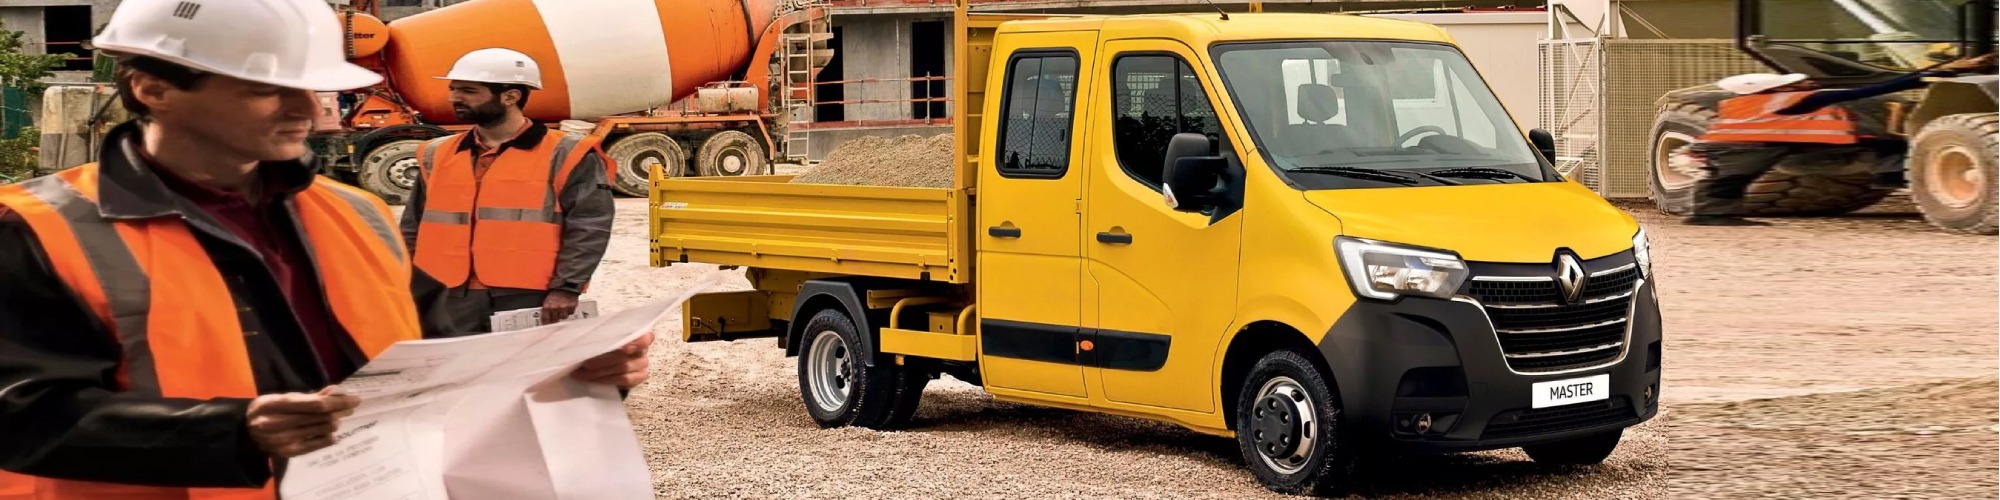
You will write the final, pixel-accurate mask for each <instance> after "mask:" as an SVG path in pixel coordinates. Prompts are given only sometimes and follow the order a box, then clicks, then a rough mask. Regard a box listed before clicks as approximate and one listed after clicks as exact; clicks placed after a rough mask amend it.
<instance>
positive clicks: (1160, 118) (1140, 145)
mask: <svg viewBox="0 0 2000 500" xmlns="http://www.w3.org/2000/svg"><path fill="white" fill-rule="evenodd" d="M1111 74H1112V76H1111V116H1112V122H1111V137H1112V140H1113V144H1114V147H1115V148H1117V150H1118V164H1119V166H1121V167H1124V169H1125V172H1126V173H1128V174H1131V175H1132V178H1134V179H1138V180H1139V182H1140V183H1143V184H1145V185H1147V186H1148V187H1152V188H1153V189H1154V190H1159V188H1160V184H1161V180H1162V179H1163V178H1164V177H1165V171H1166V164H1165V161H1166V154H1167V142H1168V141H1170V140H1172V139H1173V138H1174V134H1178V133H1182V132H1190V133H1196V134H1201V135H1205V136H1208V137H1209V139H1211V140H1214V139H1219V138H1220V136H1221V135H1222V127H1221V125H1219V124H1218V123H1217V122H1216V119H1215V107H1214V106H1210V105H1209V104H1208V93H1207V92H1205V91H1203V90H1202V88H1201V80H1200V79H1198V78H1197V77H1196V76H1195V72H1194V68H1192V67H1189V66H1188V64H1187V62H1185V61H1182V60H1181V59H1180V58H1179V57H1175V56H1172V55H1166V54H1161V55H1135V56H1121V57H1119V58H1118V59H1117V60H1116V61H1115V62H1113V63H1112V66H1111Z"/></svg>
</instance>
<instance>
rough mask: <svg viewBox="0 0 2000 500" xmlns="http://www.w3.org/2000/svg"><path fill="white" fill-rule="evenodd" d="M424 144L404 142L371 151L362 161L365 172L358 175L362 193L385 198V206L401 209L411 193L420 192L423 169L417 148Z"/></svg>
mask: <svg viewBox="0 0 2000 500" xmlns="http://www.w3.org/2000/svg"><path fill="white" fill-rule="evenodd" d="M423 143H424V141H420V140H416V139H403V140H398V141H390V142H387V143H383V144H382V145H380V146H376V147H375V149H372V150H369V151H368V156H366V157H364V158H363V159H362V160H361V171H360V172H359V173H357V174H356V175H355V177H356V181H357V183H359V184H360V185H361V189H366V190H368V192H370V193H375V196H378V197H381V198H382V201H383V202H384V203H388V204H390V205H401V204H403V202H404V201H406V200H408V199H409V197H410V190H412V189H416V187H417V177H419V176H421V175H423V169H421V168H418V166H417V146H421V145H423Z"/></svg>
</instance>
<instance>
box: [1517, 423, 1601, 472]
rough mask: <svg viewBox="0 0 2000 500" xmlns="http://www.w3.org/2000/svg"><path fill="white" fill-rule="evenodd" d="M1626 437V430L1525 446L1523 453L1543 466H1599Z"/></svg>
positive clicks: (1522, 448)
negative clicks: (1620, 440)
mask: <svg viewBox="0 0 2000 500" xmlns="http://www.w3.org/2000/svg"><path fill="white" fill-rule="evenodd" d="M1624 436H1625V430H1624V429H1618V430H1615V431H1611V432H1606V433H1603V434H1595V435H1590V436H1584V437H1580V438H1573V439H1569V440H1565V441H1557V442H1553V443H1548V444H1538V445H1534V446H1523V447H1521V451H1525V452H1527V453H1528V458H1532V459H1534V460H1535V463H1538V464H1542V465H1554V466H1569V465H1597V464H1600V463H1603V462H1604V459H1606V458H1610V457H1611V451H1612V450H1616V449H1618V440H1619V439H1620V438H1622V437H1624Z"/></svg>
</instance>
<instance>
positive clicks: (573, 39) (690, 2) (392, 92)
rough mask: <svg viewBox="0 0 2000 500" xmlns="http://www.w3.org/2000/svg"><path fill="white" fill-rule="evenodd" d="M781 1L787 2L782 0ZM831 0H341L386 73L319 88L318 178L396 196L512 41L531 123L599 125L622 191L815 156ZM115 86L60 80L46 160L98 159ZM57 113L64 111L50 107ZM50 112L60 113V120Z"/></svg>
mask: <svg viewBox="0 0 2000 500" xmlns="http://www.w3.org/2000/svg"><path fill="white" fill-rule="evenodd" d="M781 3H782V5H780V4H781ZM824 3H825V2H824V0H603V1H594V2H571V1H554V0H472V1H469V2H465V3H461V4H457V5H453V6H450V7H445V8H441V9H437V10H432V11H429V12H425V13H422V14H417V15H414V16H410V17H405V18H402V19H398V20H396V21H394V22H387V23H385V22H383V21H382V20H381V19H380V18H379V17H377V10H376V7H375V5H374V2H373V1H372V0H353V1H352V2H351V3H350V4H348V5H346V6H344V7H343V8H340V9H339V15H340V16H341V22H342V25H343V26H345V28H346V30H347V40H348V43H347V51H348V58H349V59H350V60H353V61H354V62H355V63H357V64H360V65H362V66H365V67H369V68H372V69H375V70H376V71H378V72H381V73H382V74H383V75H384V76H385V79H384V81H383V83H382V84H380V85H376V86H374V87H371V88H367V89H361V90H358V91H355V92H349V93H325V94H321V95H320V103H321V108H322V112H321V119H320V121H319V124H318V125H317V127H316V130H317V132H315V134H314V136H313V137H312V139H311V143H312V146H313V150H314V152H315V155H316V160H317V164H318V165H319V166H320V169H321V173H322V174H325V175H328V176H332V177H335V178H338V179H341V180H343V181H346V182H348V183H350V184H354V185H358V186H361V187H362V188H365V189H367V190H369V191H370V192H373V193H375V194H376V195H378V196H381V197H382V199H383V200H385V201H387V202H389V203H391V204H400V203H402V201H403V199H404V198H405V197H406V196H407V195H408V193H409V191H410V189H411V187H412V186H413V185H414V183H415V181H416V179H417V175H418V172H419V170H418V169H417V159H416V150H417V145H419V144H421V143H422V142H423V141H425V140H428V139H431V138H434V137H439V136H443V135H446V134H451V133H454V132H457V131H462V130H466V129H469V128H471V124H469V123H464V122H462V121H460V120H458V119H457V117H456V116H454V115H453V113H452V111H451V104H450V102H448V100H447V95H448V94H449V91H448V90H447V88H446V86H447V83H448V82H446V81H444V80H441V79H438V78H437V77H439V76H442V75H444V74H445V73H446V72H447V71H448V70H449V69H450V68H451V65H452V63H453V62H455V61H456V60H457V59H458V57H459V56H461V55H464V54H465V53H467V52H470V51H473V50H475V49H480V48H487V47H506V48H510V49H514V50H518V51H521V52H524V53H527V54H529V55H530V56H533V57H534V58H535V59H536V60H537V61H538V62H540V63H541V66H542V71H543V73H544V74H543V76H542V77H543V80H544V88H543V89H541V90H540V91H536V92H533V93H532V94H531V95H530V96H529V99H528V103H527V107H526V109H525V111H526V113H527V115H528V116H529V117H530V118H534V119H536V120H539V121H542V122H544V123H547V124H549V125H550V126H560V127H563V128H566V129H570V130H576V131H581V132H585V133H587V134H588V140H587V141H586V144H587V145H588V146H590V147H593V148H597V149H598V150H599V151H600V152H602V153H604V154H605V156H606V157H607V158H608V159H609V160H610V161H608V162H607V166H608V168H609V169H611V171H609V172H606V178H607V179H609V180H611V185H612V187H613V188H614V189H615V190H617V191H618V192H619V193H621V194H625V195H630V196H645V194H646V191H647V182H648V175H649V173H650V172H651V171H652V169H654V168H658V169H660V171H661V172H662V174H663V175H666V176H669V177H682V176H739V175H761V174H769V173H771V168H772V167H771V163H772V162H773V161H784V160H790V159H799V158H801V157H803V155H804V154H805V152H806V147H805V137H806V136H805V131H804V130H802V129H800V128H799V127H794V126H793V125H796V124H798V123H802V122H804V121H807V120H808V119H809V115H803V114H799V115H795V114H794V113H792V111H793V110H803V109H807V108H809V105H808V103H809V99H810V93H809V89H810V88H811V85H812V78H813V76H814V75H815V74H816V73H817V72H818V71H819V69H821V68H823V67H824V66H825V65H826V63H827V62H828V60H830V59H832V57H833V50H832V49H830V48H828V45H827V41H828V40H830V39H832V34H831V30H830V25H829V24H828V22H829V21H828V18H827V14H826V8H825V5H824ZM109 92H110V89H109V88H108V86H98V87H94V88H93V87H90V86H67V87H59V88H52V89H51V90H50V92H49V95H50V96H51V97H50V98H47V99H46V103H47V104H46V105H45V106H44V107H45V108H48V109H45V112H44V121H45V122H49V125H48V126H46V127H45V130H47V131H48V133H45V134H44V137H43V143H44V144H43V148H42V149H43V150H44V152H45V153H44V155H43V156H44V158H43V161H42V169H43V170H44V171H53V170H59V169H62V168H67V167H70V166H75V165H77V164H81V163H85V162H89V161H94V160H95V158H91V157H90V156H94V153H95V150H96V148H95V147H92V145H94V144H96V142H97V139H98V137H100V133H101V132H102V130H103V129H104V128H105V127H104V125H106V124H108V123H110V122H116V121H120V120H122V119H124V117H125V115H124V113H122V112H121V110H118V109H113V108H116V107H117V106H116V99H115V98H113V97H111V96H110V95H109ZM51 117H53V118H51ZM52 119H53V121H51V120H52Z"/></svg>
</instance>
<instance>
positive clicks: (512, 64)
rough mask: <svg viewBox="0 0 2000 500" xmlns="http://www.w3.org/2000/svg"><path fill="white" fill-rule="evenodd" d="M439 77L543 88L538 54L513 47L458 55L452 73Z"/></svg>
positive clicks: (480, 50) (452, 66)
mask: <svg viewBox="0 0 2000 500" xmlns="http://www.w3.org/2000/svg"><path fill="white" fill-rule="evenodd" d="M437 78H438V79H441V80H458V81H466V82H485V83H501V84H517V85H527V86H528V87H529V88H533V89H536V90H541V88H542V66H541V65H540V64H536V63H535V58H532V57H528V55H527V54H522V53H520V52H517V51H514V50H511V49H503V48H488V49H479V50H475V51H472V52H467V53H465V55H464V56H463V57H459V58H458V62H457V63H454V64H452V65H451V73H450V74H447V75H445V76H440V77H437Z"/></svg>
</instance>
